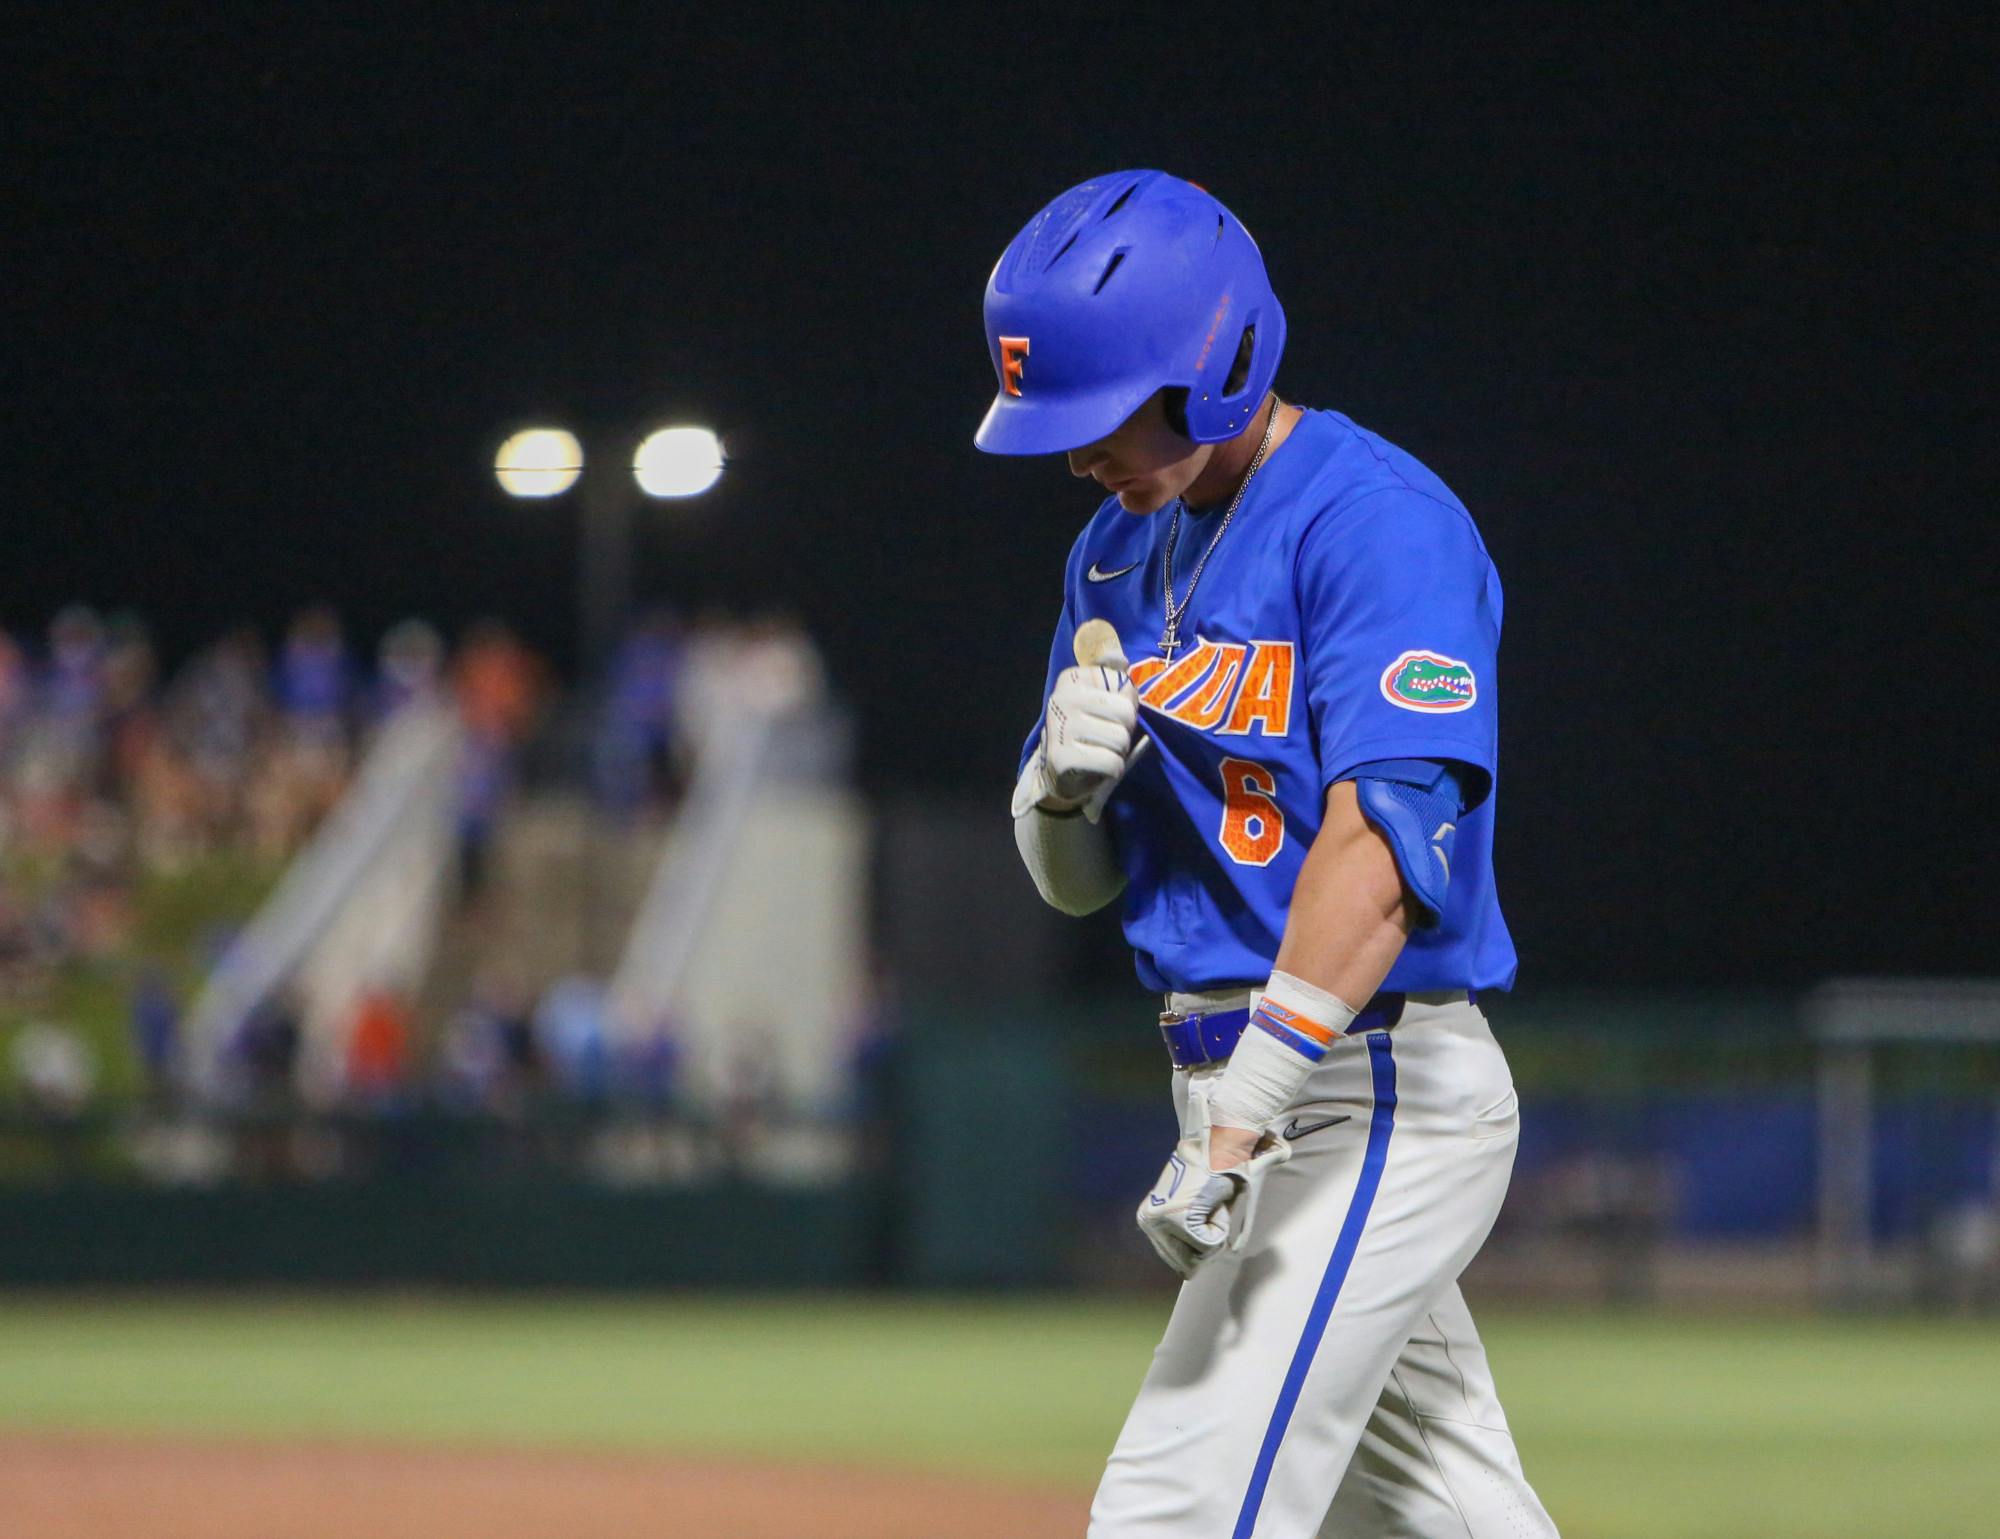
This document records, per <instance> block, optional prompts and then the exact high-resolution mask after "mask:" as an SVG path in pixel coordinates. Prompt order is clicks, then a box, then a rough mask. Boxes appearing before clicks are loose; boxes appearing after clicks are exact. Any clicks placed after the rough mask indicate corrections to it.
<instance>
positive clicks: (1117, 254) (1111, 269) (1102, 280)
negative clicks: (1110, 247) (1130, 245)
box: [1090, 246, 1125, 294]
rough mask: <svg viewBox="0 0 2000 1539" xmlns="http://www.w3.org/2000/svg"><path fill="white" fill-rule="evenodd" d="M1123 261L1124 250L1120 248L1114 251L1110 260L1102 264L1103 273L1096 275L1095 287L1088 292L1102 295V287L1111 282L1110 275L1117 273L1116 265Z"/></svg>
mask: <svg viewBox="0 0 2000 1539" xmlns="http://www.w3.org/2000/svg"><path fill="white" fill-rule="evenodd" d="M1124 260H1125V248H1124V247H1123V246H1120V247H1119V248H1118V249H1117V250H1116V251H1114V252H1112V253H1111V260H1110V261H1108V262H1106V263H1105V264H1104V271H1103V272H1101V273H1099V274H1098V275H1097V287H1096V288H1094V289H1092V290H1091V291H1090V292H1091V293H1093V294H1102V293H1103V292H1104V285H1105V284H1107V283H1109V282H1110V281H1111V275H1112V274H1113V273H1115V272H1117V271H1118V264H1119V263H1121V262H1123V261H1124Z"/></svg>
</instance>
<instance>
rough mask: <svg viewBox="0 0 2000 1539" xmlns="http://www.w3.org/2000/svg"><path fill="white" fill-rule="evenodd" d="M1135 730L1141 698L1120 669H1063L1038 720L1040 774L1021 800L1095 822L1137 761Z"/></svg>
mask: <svg viewBox="0 0 2000 1539" xmlns="http://www.w3.org/2000/svg"><path fill="white" fill-rule="evenodd" d="M1138 726H1139V695H1138V691H1137V690H1135V689H1133V688H1132V681H1131V679H1130V678H1129V677H1127V676H1126V673H1125V670H1124V669H1122V668H1108V667H1089V668H1065V669H1064V670H1063V671H1062V673H1061V674H1060V675H1059V676H1058V677H1057V679H1056V687H1055V688H1054V689H1053V690H1051V691H1050V693H1049V704H1048V710H1047V712H1046V714H1045V715H1044V717H1043V720H1042V743H1041V747H1040V749H1039V750H1037V757H1038V762H1039V764H1040V772H1039V774H1034V773H1031V774H1029V775H1027V776H1025V777H1023V794H1024V795H1026V796H1028V797H1029V798H1030V804H1031V805H1040V806H1042V807H1045V808H1047V809H1049V810H1050V811H1052V812H1070V811H1074V810H1076V809H1077V808H1082V809H1083V811H1084V814H1085V815H1086V816H1087V817H1089V818H1090V820H1091V821H1092V822H1093V823H1094V822H1096V821H1097V817H1096V814H1097V813H1098V812H1100V811H1102V810H1103V807H1104V803H1105V800H1106V799H1107V798H1108V797H1109V796H1110V794H1111V791H1112V788H1113V787H1115V786H1116V785H1117V784H1118V781H1119V778H1120V777H1121V776H1122V775H1124V773H1125V770H1126V767H1127V765H1128V764H1130V763H1131V761H1132V759H1133V758H1134V757H1135V755H1134V753H1133V742H1134V738H1135V735H1136V734H1137V732H1138ZM1138 741H1139V742H1141V743H1143V742H1144V741H1145V740H1144V739H1143V738H1140V739H1138ZM1033 768H1034V766H1033V765H1031V766H1030V769H1031V770H1033ZM1036 791H1039V794H1038V795H1036V794H1033V793H1035V792H1036ZM1025 810H1026V809H1025V808H1022V807H1016V809H1015V811H1016V814H1017V815H1018V814H1019V813H1020V812H1022V811H1025Z"/></svg>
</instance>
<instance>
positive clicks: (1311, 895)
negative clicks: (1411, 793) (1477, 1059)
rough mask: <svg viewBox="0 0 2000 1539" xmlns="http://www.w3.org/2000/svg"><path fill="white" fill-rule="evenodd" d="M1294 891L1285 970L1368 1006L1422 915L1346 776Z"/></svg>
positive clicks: (1282, 949)
mask: <svg viewBox="0 0 2000 1539" xmlns="http://www.w3.org/2000/svg"><path fill="white" fill-rule="evenodd" d="M1326 811H1327V815H1326V822H1325V823H1324V825H1323V826H1322V827H1321V829H1320V832H1319V837H1318V838H1316V839H1314V840H1313V843H1312V848H1311V849H1310V850H1308V851H1307V852H1306V858H1305V864H1304V866H1303V867H1302V868H1301V869H1300V871H1299V879H1298V883H1297V885H1296V886H1294V887H1293V889H1292V903H1291V912H1290V914H1289V915H1288V916H1287V918H1286V921H1285V938H1284V940H1283V941H1282V942H1281V943H1280V945H1279V947H1278V971H1280V972H1285V973H1290V974H1291V975H1292V976H1293V977H1294V978H1299V979H1303V980H1304V981H1305V982H1307V983H1310V984H1312V985H1313V986H1314V987H1315V988H1321V989H1324V990H1326V992H1327V993H1329V994H1332V995H1334V996H1335V997H1336V998H1338V999H1341V1000H1344V1001H1346V1002H1347V1004H1348V1005H1350V1006H1352V1007H1353V1008H1354V1009H1356V1010H1359V1009H1361V1008H1363V1007H1364V1006H1365V1005H1366V1004H1367V1003H1368V1001H1369V999H1370V998H1372V997H1373V996H1374V993H1375V991H1376V990H1377V989H1379V988H1380V987H1381V986H1382V980H1383V979H1384V978H1386V977H1388V976H1389V969H1390V968H1391V967H1393V966H1394V965H1395V962H1396V958H1397V957H1398V956H1399V955H1401V954H1402V950H1403V943H1404V941H1406V940H1408V939H1409V935H1410V927H1411V924H1412V922H1413V918H1414V916H1413V915H1412V914H1411V912H1410V906H1409V901H1408V897H1407V895H1406V893H1405V892H1404V889H1403V879H1402V876H1401V874H1400V873H1399V872H1398V871H1397V869H1396V857H1395V856H1394V855H1393V854H1392V853H1390V850H1389V845H1388V842H1387V841H1386V840H1384V839H1383V837H1382V835H1381V834H1380V833H1379V832H1377V831H1376V829H1375V827H1374V825H1372V824H1371V823H1370V822H1369V821H1368V820H1367V818H1366V817H1364V816H1363V815H1362V812H1361V808H1360V806H1359V804H1358V803H1357V801H1356V799H1355V793H1354V786H1353V784H1352V783H1351V782H1345V781H1343V782H1342V783H1341V784H1339V785H1336V786H1335V787H1334V788H1333V789H1332V791H1330V792H1329V793H1328V795H1327V808H1326Z"/></svg>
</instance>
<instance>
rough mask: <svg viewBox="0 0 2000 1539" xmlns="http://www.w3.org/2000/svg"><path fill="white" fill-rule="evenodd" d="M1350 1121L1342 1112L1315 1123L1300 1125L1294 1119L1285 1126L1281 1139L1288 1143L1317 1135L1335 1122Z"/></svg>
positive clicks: (1300, 1123)
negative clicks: (1308, 1135) (1310, 1135)
mask: <svg viewBox="0 0 2000 1539" xmlns="http://www.w3.org/2000/svg"><path fill="white" fill-rule="evenodd" d="M1350 1120H1352V1119H1350V1118H1349V1117H1348V1115H1347V1113H1346V1112H1342V1113H1341V1114H1340V1115H1339V1116H1337V1117H1322V1118H1320V1119H1319V1121H1317V1122H1305V1123H1302V1122H1300V1121H1299V1119H1298V1118H1297V1117H1294V1118H1292V1120H1291V1121H1290V1122H1287V1123H1286V1124H1285V1131H1284V1135H1283V1137H1284V1140H1285V1142H1286V1143H1290V1142H1291V1141H1292V1140H1293V1139H1295V1138H1304V1137H1305V1136H1306V1134H1308V1133H1317V1132H1318V1131H1319V1130H1320V1129H1321V1128H1330V1127H1332V1126H1333V1125H1334V1124H1335V1123H1336V1122H1347V1121H1350Z"/></svg>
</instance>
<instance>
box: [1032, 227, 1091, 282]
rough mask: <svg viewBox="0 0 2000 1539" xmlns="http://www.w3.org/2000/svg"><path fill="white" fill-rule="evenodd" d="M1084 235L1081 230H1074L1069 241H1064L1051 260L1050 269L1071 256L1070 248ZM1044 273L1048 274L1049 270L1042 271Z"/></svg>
mask: <svg viewBox="0 0 2000 1539" xmlns="http://www.w3.org/2000/svg"><path fill="white" fill-rule="evenodd" d="M1082 233H1083V232H1082V231H1081V230H1072V231H1071V232H1070V237H1069V239H1068V240H1066V241H1064V242H1063V243H1062V245H1061V246H1059V247H1057V248H1056V254H1055V255H1054V256H1052V257H1050V258H1049V267H1054V266H1055V265H1056V263H1058V262H1060V261H1061V260H1062V259H1063V258H1064V257H1066V256H1068V255H1069V248H1070V247H1071V246H1074V245H1075V244H1076V238H1077V236H1079V235H1081V234H1082ZM1042 271H1043V272H1047V271H1048V268H1047V267H1045V268H1043V269H1042Z"/></svg>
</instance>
